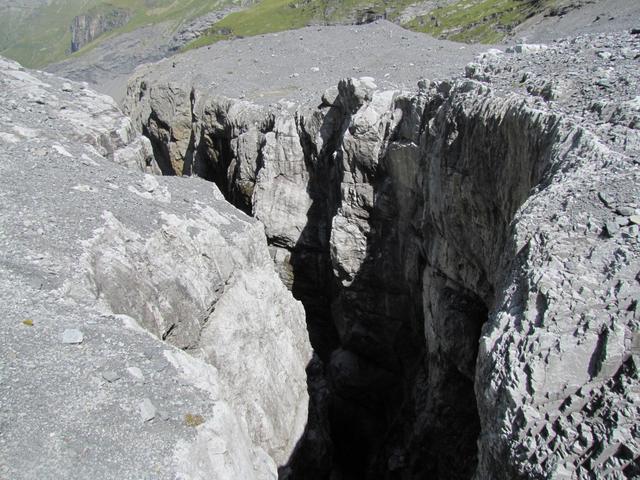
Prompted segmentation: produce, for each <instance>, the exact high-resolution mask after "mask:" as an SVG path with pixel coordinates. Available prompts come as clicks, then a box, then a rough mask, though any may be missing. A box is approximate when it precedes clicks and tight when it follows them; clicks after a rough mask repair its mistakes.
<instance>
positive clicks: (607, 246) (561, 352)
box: [127, 34, 640, 479]
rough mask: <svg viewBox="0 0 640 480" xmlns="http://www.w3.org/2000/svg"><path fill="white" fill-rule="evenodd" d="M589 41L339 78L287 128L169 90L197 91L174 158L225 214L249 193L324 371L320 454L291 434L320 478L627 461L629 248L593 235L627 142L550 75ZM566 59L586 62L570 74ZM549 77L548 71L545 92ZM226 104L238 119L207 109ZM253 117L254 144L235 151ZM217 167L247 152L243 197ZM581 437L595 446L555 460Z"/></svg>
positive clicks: (526, 473)
mask: <svg viewBox="0 0 640 480" xmlns="http://www.w3.org/2000/svg"><path fill="white" fill-rule="evenodd" d="M600 40H602V41H604V40H606V41H607V42H609V43H611V44H615V45H616V47H615V48H623V47H624V48H632V47H633V46H634V42H636V43H637V40H635V39H634V38H632V37H631V36H629V35H626V34H624V35H619V36H612V38H607V39H600ZM600 40H598V39H595V40H594V38H591V37H583V38H580V39H577V40H576V41H574V42H564V43H563V42H559V43H558V44H557V45H553V46H549V47H547V48H543V47H538V46H536V47H535V48H534V47H530V46H527V47H526V48H525V47H524V46H521V47H520V48H516V49H514V53H516V54H515V55H512V54H499V53H497V52H493V53H491V54H488V55H484V56H482V57H481V58H479V59H478V60H477V62H476V64H477V66H476V67H474V68H473V72H471V73H470V74H469V76H470V77H472V80H459V81H453V82H428V81H422V82H421V84H420V87H419V91H418V93H407V92H400V91H390V92H380V91H377V90H376V89H375V87H374V86H372V85H370V83H371V81H370V80H368V79H365V80H361V79H360V80H358V79H353V80H346V81H343V82H341V83H340V85H339V88H338V96H337V97H336V99H335V100H331V99H330V98H327V99H326V100H323V102H322V103H321V105H320V107H317V108H311V107H300V108H299V109H298V111H297V113H296V114H295V115H292V114H291V113H290V112H289V111H279V110H277V109H266V108H259V107H254V108H253V109H252V108H251V107H249V106H247V105H246V102H236V101H229V100H223V99H220V98H207V97H206V96H205V92H202V93H201V92H200V91H199V90H198V89H197V88H193V89H191V84H190V83H189V82H188V79H187V81H186V83H185V85H184V86H183V87H182V90H183V91H189V90H191V91H192V96H194V97H195V99H196V101H195V102H192V111H191V116H192V118H194V119H196V121H195V122H194V126H193V131H194V132H195V134H194V135H193V138H195V139H196V144H194V146H193V151H194V152H195V154H194V164H196V165H202V166H205V165H214V166H215V168H213V167H212V168H209V169H205V168H204V167H203V171H207V172H209V175H208V177H207V178H210V179H211V180H214V181H215V182H216V183H217V184H218V185H219V186H220V187H221V189H222V190H223V192H224V193H225V195H227V197H228V198H230V199H232V200H233V201H235V202H236V203H237V204H240V203H241V202H238V201H237V200H234V199H235V198H238V197H234V195H235V193H234V192H236V191H237V190H238V188H239V187H238V186H239V185H240V181H239V180H238V179H239V178H242V189H243V191H245V192H248V191H251V190H252V191H253V193H252V205H251V209H250V210H249V211H250V212H252V213H253V214H255V215H256V216H259V218H260V219H261V220H262V221H263V222H265V226H266V231H267V235H268V237H269V240H270V242H271V244H272V255H273V257H274V259H275V260H276V262H278V263H279V264H280V267H279V272H280V274H281V275H282V276H283V278H285V279H286V281H287V282H288V283H290V284H291V286H292V290H293V292H294V294H295V295H296V296H297V297H298V298H300V299H301V300H302V301H303V302H304V303H305V305H306V309H307V315H308V321H309V325H310V329H311V330H310V335H311V339H312V342H314V343H315V345H316V346H317V348H318V351H319V352H320V355H321V357H322V359H323V360H324V361H325V363H326V364H327V367H328V368H327V371H328V374H327V375H328V376H327V378H328V380H329V383H330V384H331V397H330V400H329V404H330V407H329V410H330V412H331V414H330V417H331V421H330V429H331V440H332V442H333V445H332V446H330V447H327V446H326V444H324V443H323V442H326V438H325V437H322V435H317V436H315V437H314V438H311V436H308V437H307V440H306V441H308V442H310V444H314V445H316V447H317V451H322V452H324V454H325V455H327V457H329V456H330V455H333V469H334V470H335V471H336V472H338V473H337V474H343V473H344V472H345V471H347V472H351V473H353V472H358V473H356V474H355V475H356V476H357V477H358V478H380V477H382V478H397V475H398V472H403V474H404V473H406V475H407V476H410V475H413V474H415V473H416V472H419V474H420V475H425V476H426V475H429V476H432V477H433V478H470V477H471V476H473V475H475V477H476V478H478V479H488V478H556V477H557V478H561V477H562V475H566V476H569V477H577V478H587V476H586V475H587V473H586V472H587V471H588V472H589V474H590V475H596V476H599V475H608V474H609V473H608V472H613V471H615V472H617V473H616V475H619V474H621V472H622V471H623V470H624V471H625V473H626V472H627V471H633V468H635V467H634V466H633V459H634V458H635V457H634V454H629V453H628V452H627V450H626V449H622V448H621V447H620V445H621V444H625V445H631V447H628V448H629V449H630V451H631V452H635V451H636V450H637V447H638V445H637V438H636V437H637V435H636V433H635V431H634V429H633V427H632V425H634V420H633V419H634V418H637V416H638V414H639V408H640V405H639V404H638V401H637V392H638V387H639V383H638V376H637V372H636V370H635V367H634V365H635V364H634V363H633V361H632V360H631V359H632V358H634V357H633V355H634V354H635V353H634V352H635V351H636V347H635V346H634V345H635V343H634V342H635V340H632V339H635V337H636V336H637V331H638V321H637V318H636V315H635V311H636V305H635V302H634V300H633V298H634V296H637V295H638V293H639V292H638V284H637V278H635V277H634V275H635V273H634V272H637V271H638V268H639V267H640V251H639V249H638V243H637V240H636V239H637V232H636V231H635V230H634V229H635V228H636V227H635V225H630V223H629V219H628V218H629V217H621V218H624V220H625V221H624V223H623V224H622V225H621V224H619V223H618V222H614V223H615V226H616V227H617V228H618V229H619V234H615V235H613V236H611V237H610V238H607V237H606V236H605V235H602V233H603V227H604V225H605V223H606V222H608V221H609V220H610V219H611V216H612V209H613V210H615V209H616V208H619V207H621V206H626V207H628V208H632V209H634V211H635V209H636V208H637V207H638V204H637V199H636V197H637V185H638V184H639V176H640V171H639V169H638V166H637V164H636V163H634V161H633V160H634V155H635V154H636V152H637V151H638V150H637V144H636V143H634V142H635V141H634V139H635V138H636V136H635V135H636V132H635V130H634V129H633V128H632V127H631V126H630V124H629V123H627V124H624V122H623V123H622V124H617V125H615V128H616V129H617V130H616V131H615V135H614V134H613V133H612V130H609V129H608V127H607V128H603V127H602V126H601V122H599V121H594V118H595V117H593V116H590V115H585V116H584V117H580V116H578V115H577V114H576V112H579V111H582V108H584V107H585V106H587V105H589V102H591V101H592V100H593V99H595V98H596V97H598V98H600V99H602V100H604V101H612V102H613V101H614V99H613V97H612V93H611V92H609V91H607V92H605V93H602V92H600V91H596V90H593V91H592V92H593V93H592V96H591V97H588V96H587V98H583V99H581V100H579V101H576V100H575V92H577V91H583V92H584V91H590V90H589V88H591V86H590V76H589V75H586V74H585V75H578V76H576V75H574V74H572V73H571V72H570V71H569V72H568V71H567V70H568V69H571V68H599V67H598V65H597V64H596V65H595V66H594V65H592V64H593V62H605V61H606V62H609V63H610V62H612V60H611V59H604V58H601V57H597V58H598V59H599V60H592V58H591V56H592V55H593V52H592V49H591V44H592V43H593V42H594V41H600ZM524 53H532V55H528V54H527V55H524ZM533 53H535V54H533ZM569 56H570V57H571V58H572V59H583V57H584V60H580V61H579V65H580V67H577V66H576V65H569V64H568V62H567V58H568V57H569ZM594 56H595V55H594ZM587 58H588V61H587V60H586V59H587ZM611 58H614V57H611ZM615 58H618V57H617V56H616V57H615ZM620 58H623V57H620ZM576 62H578V60H576ZM619 62H620V63H618V64H615V65H616V67H617V68H619V70H620V71H622V72H625V75H626V78H630V79H632V80H630V82H629V85H628V86H626V85H625V86H624V88H623V90H622V91H621V92H619V93H618V94H619V95H622V96H623V100H624V101H627V99H632V98H634V96H635V95H636V94H637V91H635V90H634V88H635V87H633V86H634V85H637V84H638V78H637V71H636V73H635V74H633V73H632V69H633V68H634V67H633V66H632V64H631V63H630V61H629V60H620V61H619ZM549 65H553V66H554V68H558V69H559V71H560V72H563V73H562V75H557V78H554V80H553V83H552V84H549V85H551V86H550V87H549V88H546V87H544V85H547V84H546V83H540V82H541V81H542V79H543V76H542V75H543V74H544V72H545V71H547V69H548V67H549ZM525 66H526V75H523V73H522V72H523V70H524V67H525ZM158 68H159V69H160V71H162V70H161V69H162V68H163V67H162V65H159V66H158ZM563 69H564V70H563ZM475 72H481V76H477V75H476V73H475ZM150 76H151V75H150ZM158 76H159V75H158V73H155V74H154V77H155V78H157V77H158ZM522 78H525V80H524V81H523V83H522V84H521V79H522ZM478 80H482V81H478ZM143 82H144V84H145V85H147V88H149V89H154V88H159V89H163V88H166V87H165V86H163V84H162V83H153V82H151V80H150V78H149V77H146V76H145V75H143V74H141V75H140V76H138V77H137V78H135V79H134V80H133V82H132V84H131V85H130V90H129V95H130V97H129V104H128V107H127V108H128V110H129V111H132V112H143V113H144V112H145V111H149V109H148V105H149V104H150V102H149V98H148V94H147V93H146V92H145V91H143V90H141V85H142V84H143ZM198 82H200V83H201V82H202V79H201V78H199V79H198ZM489 82H490V85H491V88H489V86H488V83H489ZM527 82H528V83H527ZM514 84H515V85H517V87H514ZM527 85H529V86H530V88H528V87H527ZM536 85H543V88H540V89H539V90H536V88H537V87H536ZM514 90H515V91H516V92H517V93H519V95H513V93H514ZM540 96H543V97H544V100H545V101H542V100H541V99H540V98H539V97H540ZM629 101H630V100H629ZM230 103H231V104H234V103H235V104H236V105H237V107H236V108H240V109H241V110H242V111H251V112H252V114H251V115H250V116H246V117H244V119H241V118H240V117H239V116H233V117H232V116H231V115H228V114H226V113H224V112H230V111H232V110H233V107H232V106H231V105H230ZM203 112H204V113H203ZM206 112H217V114H216V115H215V116H214V115H209V114H207V113H206ZM136 118H137V120H138V121H140V123H141V125H142V126H144V127H146V126H147V125H148V123H149V121H150V116H147V117H145V115H144V114H142V115H137V116H136ZM254 125H259V128H258V129H257V130H258V131H259V132H260V133H261V134H262V135H263V136H264V140H259V138H261V137H260V135H257V134H252V135H253V137H252V138H253V139H255V141H254V140H251V141H249V142H240V141H239V139H240V137H241V136H242V135H243V134H244V133H245V132H249V131H251V129H252V128H255V127H252V126H254ZM198 139H202V140H200V143H199V144H198V143H197V142H198ZM234 142H235V143H234ZM202 143H204V144H205V145H206V147H207V148H206V149H205V148H202V147H201V146H200V145H202ZM231 144H233V145H235V148H233V149H232V148H228V147H226V145H231ZM211 146H213V148H211ZM256 146H257V148H256ZM245 149H249V151H248V152H247V151H245ZM252 149H253V150H252ZM237 159H250V160H248V162H249V163H250V164H251V165H254V163H253V162H254V160H253V159H255V166H256V170H257V173H256V175H255V183H254V185H253V188H252V189H251V187H247V179H248V178H249V177H248V176H246V175H244V176H242V177H241V176H240V175H238V173H237V168H233V169H232V168H227V169H224V166H225V165H227V166H230V165H237V164H238V163H237ZM245 161H246V160H242V162H245ZM220 166H222V167H223V168H222V170H220ZM249 183H250V182H249ZM598 195H599V196H600V197H599V196H598ZM603 195H604V197H603ZM602 198H607V201H606V202H604V201H603V200H601V199H602ZM244 202H245V203H242V205H247V204H246V200H244ZM630 211H631V210H629V212H630ZM305 216H306V223H305V222H304V218H305ZM611 228H613V224H612V227H611ZM607 230H609V227H608V226H607ZM296 233H297V234H298V236H297V237H296ZM609 233H611V232H609ZM314 294H315V296H314ZM323 306H324V309H323ZM328 317H329V318H330V319H331V321H330V322H328V321H327V318H328ZM333 329H335V330H333ZM365 399H366V401H365ZM476 401H477V404H476ZM365 402H366V403H365ZM618 403H619V404H620V405H622V406H623V408H622V410H621V412H623V413H619V414H618V413H614V407H613V405H616V404H618ZM321 418H323V417H322V415H318V416H317V417H316V419H321ZM325 418H326V417H325ZM387 419H393V421H391V420H387ZM315 431H316V432H317V431H320V429H315ZM580 431H584V432H593V431H595V432H598V433H597V435H593V434H591V433H585V434H584V435H583V437H584V439H583V440H582V442H583V443H584V447H582V448H580V447H576V448H575V449H574V450H571V449H570V448H569V447H568V446H570V445H572V444H573V443H575V442H574V440H575V438H577V436H578V432H580ZM574 433H575V435H574ZM589 435H591V437H589ZM596 437H597V440H594V438H596ZM314 442H315V443H314ZM625 448H627V447H625ZM301 451H304V449H301ZM331 452H333V453H331ZM303 455H304V453H303ZM293 465H294V466H295V465H296V463H295V462H293ZM292 468H293V467H292ZM296 468H304V466H302V467H300V465H297V467H296ZM387 469H389V473H386V472H387ZM625 469H627V470H625ZM391 472H393V473H391ZM409 472H412V473H409ZM289 474H290V475H293V477H294V478H295V477H296V472H295V471H292V472H289ZM305 474H307V475H313V473H310V472H309V471H307V472H305ZM297 475H301V474H300V473H299V472H298V473H297ZM302 475H304V474H302ZM394 475H396V477H394Z"/></svg>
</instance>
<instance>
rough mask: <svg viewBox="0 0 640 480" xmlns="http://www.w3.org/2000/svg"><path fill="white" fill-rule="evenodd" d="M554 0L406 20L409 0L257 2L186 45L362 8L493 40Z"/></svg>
mask: <svg viewBox="0 0 640 480" xmlns="http://www.w3.org/2000/svg"><path fill="white" fill-rule="evenodd" d="M555 1H556V0H456V1H454V2H453V3H451V4H449V5H447V6H443V7H438V8H434V9H433V10H431V11H429V12H428V13H426V14H424V15H421V16H419V17H417V18H415V19H413V20H411V21H409V22H406V23H401V22H399V15H400V13H401V12H402V10H403V9H404V8H405V7H407V6H409V5H410V4H413V3H416V2H415V0H413V1H411V0H396V1H385V0H345V1H338V0H293V1H292V0H262V1H261V2H260V3H258V4H256V5H254V6H252V7H250V8H248V9H246V10H243V11H241V12H237V13H234V14H232V15H229V16H228V17H226V18H224V19H223V20H222V21H220V22H218V23H217V24H215V25H214V26H213V27H212V29H211V30H210V32H209V33H208V34H207V35H206V36H203V37H200V38H199V39H198V40H196V41H195V42H193V43H192V44H190V45H189V46H188V47H187V49H189V48H195V47H200V46H203V45H207V44H210V43H213V42H216V41H218V40H221V39H224V38H233V37H241V36H251V35H258V34H263V33H270V32H277V31H282V30H288V29H292V28H299V27H302V26H305V25H309V24H315V23H323V24H330V23H350V22H351V21H353V20H354V19H357V18H359V16H360V14H361V13H362V12H364V11H368V12H371V13H372V14H374V15H375V14H379V15H383V16H385V17H386V18H387V19H388V20H391V21H397V22H398V23H401V25H402V26H404V27H406V28H408V29H411V30H415V31H420V32H425V33H429V34H432V35H434V36H436V37H440V38H448V39H451V40H457V41H463V42H481V43H494V42H498V41H500V40H502V39H503V38H504V37H505V35H506V34H507V33H508V32H509V31H510V29H512V28H513V27H514V26H516V25H518V24H519V23H521V22H523V21H524V20H526V19H527V18H529V17H530V16H531V15H534V14H536V13H539V12H541V11H543V10H544V9H546V8H549V7H550V6H551V5H552V4H553V3H554V2H555Z"/></svg>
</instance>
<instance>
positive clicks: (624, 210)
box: [616, 207, 636, 217]
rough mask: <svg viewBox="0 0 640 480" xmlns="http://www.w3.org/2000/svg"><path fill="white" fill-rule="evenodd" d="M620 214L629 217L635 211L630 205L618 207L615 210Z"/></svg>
mask: <svg viewBox="0 0 640 480" xmlns="http://www.w3.org/2000/svg"><path fill="white" fill-rule="evenodd" d="M616 211H617V212H618V213H619V214H620V215H624V216H625V217H630V216H631V215H633V214H634V213H636V211H635V210H634V209H633V208H631V207H618V208H617V210H616Z"/></svg>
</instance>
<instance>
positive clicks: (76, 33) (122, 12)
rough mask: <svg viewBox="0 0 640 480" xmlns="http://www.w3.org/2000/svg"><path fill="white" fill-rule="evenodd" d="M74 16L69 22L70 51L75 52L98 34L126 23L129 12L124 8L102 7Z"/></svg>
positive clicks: (129, 15)
mask: <svg viewBox="0 0 640 480" xmlns="http://www.w3.org/2000/svg"><path fill="white" fill-rule="evenodd" d="M94 10H95V11H93V12H92V11H90V12H88V13H85V14H82V15H78V16H76V17H74V19H73V22H72V23H71V51H72V52H77V51H78V50H80V49H81V48H82V47H84V46H85V45H87V44H88V43H91V42H92V41H93V40H95V39H96V38H98V37H99V36H100V35H102V34H104V33H107V32H110V31H111V30H115V29H116V28H119V27H122V26H123V25H126V24H127V22H128V21H129V18H131V12H129V11H128V10H127V9H124V8H117V7H104V8H103V9H94Z"/></svg>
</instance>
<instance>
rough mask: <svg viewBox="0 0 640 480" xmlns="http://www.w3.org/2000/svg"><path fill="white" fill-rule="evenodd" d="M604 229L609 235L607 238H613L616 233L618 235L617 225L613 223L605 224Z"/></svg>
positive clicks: (618, 228)
mask: <svg viewBox="0 0 640 480" xmlns="http://www.w3.org/2000/svg"><path fill="white" fill-rule="evenodd" d="M605 228H606V229H607V233H608V234H609V237H614V236H615V235H616V233H618V231H619V230H620V227H619V226H618V223H617V222H614V221H609V222H607V223H606V224H605Z"/></svg>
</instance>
